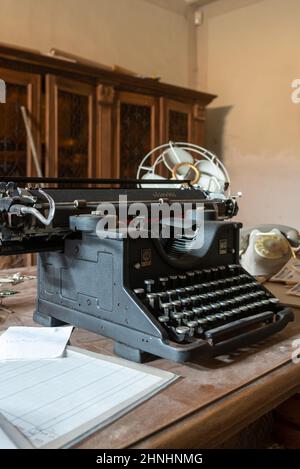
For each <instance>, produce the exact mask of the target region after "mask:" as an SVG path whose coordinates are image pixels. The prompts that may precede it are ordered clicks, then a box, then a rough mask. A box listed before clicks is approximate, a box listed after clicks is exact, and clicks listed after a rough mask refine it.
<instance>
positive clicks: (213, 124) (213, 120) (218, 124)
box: [205, 106, 233, 160]
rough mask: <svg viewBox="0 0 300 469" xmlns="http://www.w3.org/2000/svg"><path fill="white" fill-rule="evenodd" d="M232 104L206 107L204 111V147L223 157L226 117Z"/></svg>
mask: <svg viewBox="0 0 300 469" xmlns="http://www.w3.org/2000/svg"><path fill="white" fill-rule="evenodd" d="M232 108H233V106H224V107H215V108H208V109H207V111H206V130H205V147H206V148H207V149H208V150H210V151H212V152H213V153H215V154H216V155H217V157H218V158H220V160H222V159H223V149H224V148H223V139H224V128H225V123H226V118H227V116H228V114H229V112H230V111H231V110H232Z"/></svg>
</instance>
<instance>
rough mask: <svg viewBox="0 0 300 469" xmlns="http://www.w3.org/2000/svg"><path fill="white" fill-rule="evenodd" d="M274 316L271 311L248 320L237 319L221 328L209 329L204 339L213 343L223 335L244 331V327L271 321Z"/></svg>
mask: <svg viewBox="0 0 300 469" xmlns="http://www.w3.org/2000/svg"><path fill="white" fill-rule="evenodd" d="M274 315H275V313H273V312H272V311H267V312H265V313H260V314H255V315H254V316H250V317H248V318H242V319H239V320H238V321H233V322H230V323H229V324H224V325H223V326H219V327H216V328H214V329H210V330H208V331H206V332H205V338H206V339H207V340H208V341H209V342H210V343H214V342H215V341H216V340H218V339H220V338H221V337H223V336H224V335H228V334H230V333H233V332H236V331H238V330H240V329H244V328H245V327H248V326H251V325H253V324H256V323H260V322H267V321H272V319H273V317H274Z"/></svg>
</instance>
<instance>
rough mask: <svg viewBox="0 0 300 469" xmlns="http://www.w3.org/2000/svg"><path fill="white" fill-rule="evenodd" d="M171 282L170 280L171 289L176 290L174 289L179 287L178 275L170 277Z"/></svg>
mask: <svg viewBox="0 0 300 469" xmlns="http://www.w3.org/2000/svg"><path fill="white" fill-rule="evenodd" d="M169 280H170V286H171V288H173V289H174V288H177V287H178V277H177V275H170V276H169Z"/></svg>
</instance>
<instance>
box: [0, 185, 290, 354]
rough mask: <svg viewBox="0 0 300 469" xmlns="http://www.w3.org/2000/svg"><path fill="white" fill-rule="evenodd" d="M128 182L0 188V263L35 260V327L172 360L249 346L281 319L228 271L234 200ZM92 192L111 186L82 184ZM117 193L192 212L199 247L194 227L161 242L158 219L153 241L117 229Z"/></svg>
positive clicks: (234, 255)
mask: <svg viewBox="0 0 300 469" xmlns="http://www.w3.org/2000/svg"><path fill="white" fill-rule="evenodd" d="M138 182H139V181H120V180H113V181H105V180H91V179H89V180H81V179H76V180H71V179H67V180H66V179H65V180H58V179H53V180H52V179H49V178H48V179H39V178H35V179H33V178H25V179H24V178H23V179H17V178H15V179H14V180H13V181H12V182H11V181H10V182H9V181H7V180H4V181H2V182H1V183H0V231H1V245H0V254H2V255H8V254H16V253H26V252H38V253H39V255H38V294H37V306H36V311H35V313H34V319H35V320H36V321H37V322H39V323H40V324H43V325H47V326H58V325H63V324H72V325H74V326H77V327H82V328H84V329H87V330H90V331H93V332H96V333H98V334H101V335H103V336H106V337H109V338H112V339H114V341H115V352H116V353H117V354H118V355H120V356H123V357H125V358H128V359H130V360H134V361H139V362H141V361H144V360H147V359H148V358H149V357H151V356H158V357H163V358H168V359H171V360H174V361H180V362H182V361H187V360H194V359H198V358H199V357H212V356H216V355H220V354H223V353H228V352H230V351H231V350H234V349H237V348H239V347H245V346H247V345H250V344H253V343H255V342H258V341H261V340H263V339H265V338H266V337H268V336H270V335H271V334H273V333H275V332H278V331H280V330H281V329H283V328H284V327H285V326H286V325H287V324H288V322H289V321H292V320H293V313H292V311H291V310H290V309H289V308H286V307H284V306H283V305H281V304H280V303H279V301H278V300H277V299H276V298H275V297H274V296H273V295H272V294H271V293H270V292H269V291H268V290H266V289H265V288H264V287H263V286H262V285H260V284H259V283H258V282H257V281H256V280H255V279H254V278H253V277H252V276H251V275H249V274H248V273H247V272H246V271H245V270H243V268H242V267H241V266H240V265H239V230H240V227H241V224H239V223H237V222H235V221H232V220H231V218H232V217H233V216H234V215H235V214H236V212H237V206H236V201H235V200H234V199H230V198H228V199H226V198H220V199H210V198H209V197H207V194H205V193H203V192H202V191H200V190H196V189H194V188H193V187H191V186H190V185H189V184H186V185H184V186H183V188H181V189H178V188H176V189H175V188H174V189H170V188H168V189H164V188H163V186H162V188H161V189H159V190H157V189H140V188H137V187H135V186H136V184H138ZM155 182H156V183H157V181H155ZM169 182H170V181H168V184H169ZM52 183H55V185H56V186H57V185H58V184H64V187H63V188H61V187H60V188H59V187H52V188H51V187H49V186H50V184H52ZM70 183H71V185H74V184H77V185H78V187H77V188H74V187H72V186H71V187H70ZM99 183H100V184H101V185H104V184H108V183H109V184H111V185H112V187H113V188H110V189H105V188H97V187H96V188H95V187H90V185H91V184H99ZM149 183H151V181H149ZM177 183H178V181H177ZM45 184H47V188H43V189H42V188H41V185H45ZM83 184H85V185H86V187H82V185H83ZM68 187H69V188H68ZM120 196H123V197H124V196H126V197H127V199H128V203H129V205H132V204H140V203H143V204H144V205H145V206H147V207H148V208H149V207H150V206H153V205H154V206H155V205H157V206H158V207H161V206H163V205H164V204H166V205H171V204H172V203H174V202H176V203H177V204H180V205H183V204H185V203H189V204H191V207H192V208H191V210H190V213H192V214H193V212H194V211H196V205H197V204H199V203H201V204H202V205H203V221H204V224H203V228H204V232H202V234H201V236H203V242H202V243H200V244H199V246H198V245H196V246H197V247H196V248H193V243H194V242H195V239H196V238H197V236H200V234H199V231H197V226H196V227H195V230H194V235H193V236H182V237H178V236H173V235H171V236H170V237H168V238H165V237H164V236H163V233H164V231H163V229H162V228H163V225H164V224H165V223H166V220H165V218H163V217H159V218H158V219H157V220H156V223H157V224H158V226H159V236H158V237H155V238H152V237H151V236H150V235H149V232H148V233H147V229H145V228H143V229H142V230H141V232H143V233H144V235H145V236H139V237H131V236H128V229H127V228H128V226H129V225H130V224H131V223H132V222H133V221H135V219H139V220H140V219H141V215H140V213H139V214H136V215H130V216H128V217H127V218H126V219H125V222H124V220H123V222H122V223H121V222H120V211H121V206H120V202H119V201H120ZM103 203H105V204H110V205H111V206H113V207H115V215H111V218H110V220H112V219H113V220H114V221H115V222H116V227H115V228H109V227H108V228H106V229H105V228H103V226H102V225H101V229H99V223H101V220H103V218H104V212H103V211H102V209H101V207H102V204H103ZM99 207H100V208H99ZM191 219H192V223H193V224H196V225H197V222H196V221H195V220H196V219H194V218H193V216H192V217H191ZM172 221H173V222H174V220H171V222H172ZM169 222H170V219H169ZM170 224H171V226H172V227H173V226H174V223H173V224H172V223H170ZM171 233H173V231H172V229H171Z"/></svg>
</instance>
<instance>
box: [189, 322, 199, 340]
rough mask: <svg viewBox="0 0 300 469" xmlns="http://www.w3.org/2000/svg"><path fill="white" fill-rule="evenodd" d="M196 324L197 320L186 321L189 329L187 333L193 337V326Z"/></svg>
mask: <svg viewBox="0 0 300 469" xmlns="http://www.w3.org/2000/svg"><path fill="white" fill-rule="evenodd" d="M197 326H198V321H189V322H188V323H187V327H189V329H190V331H189V335H190V336H191V337H193V335H194V334H195V328H196V327H197Z"/></svg>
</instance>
